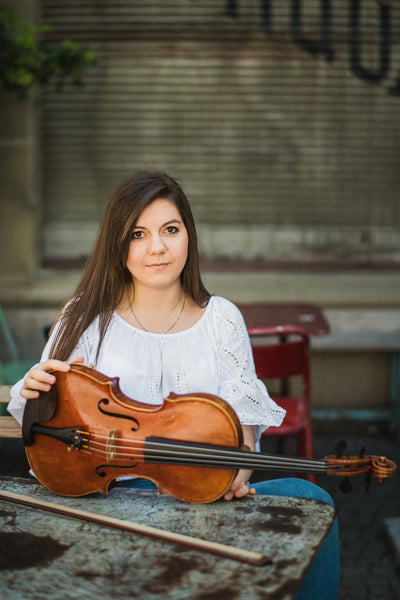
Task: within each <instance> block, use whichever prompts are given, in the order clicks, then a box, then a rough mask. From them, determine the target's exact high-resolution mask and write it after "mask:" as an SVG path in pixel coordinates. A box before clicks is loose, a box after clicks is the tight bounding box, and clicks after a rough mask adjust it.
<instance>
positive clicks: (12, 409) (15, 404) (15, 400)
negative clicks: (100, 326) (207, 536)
mask: <svg viewBox="0 0 400 600" xmlns="http://www.w3.org/2000/svg"><path fill="white" fill-rule="evenodd" d="M96 321H97V320H96ZM95 328H96V325H95V323H93V324H92V325H90V326H89V328H88V330H87V331H86V332H85V333H84V334H83V336H82V337H81V339H80V340H79V342H78V344H77V346H76V348H75V349H74V351H73V352H72V353H71V356H70V357H69V359H68V360H69V361H72V360H73V359H74V358H77V357H78V356H83V357H84V363H85V364H88V363H90V362H91V360H90V356H91V354H92V347H93V338H94V335H93V332H92V330H93V329H95ZM56 332H57V325H56V326H55V328H54V330H53V331H52V333H51V335H50V337H49V339H48V341H47V343H46V345H45V347H44V349H43V352H42V356H41V358H40V362H43V361H45V360H47V359H48V358H49V354H50V349H51V346H52V344H53V341H54V337H55V335H56ZM25 377H26V374H25V376H24V377H23V378H22V379H20V380H19V381H17V383H16V384H15V385H13V387H12V388H11V400H10V402H9V404H8V406H7V410H8V411H9V413H10V414H11V415H12V416H13V417H14V418H15V419H17V421H18V422H19V423H21V424H22V418H23V416H24V409H25V403H26V400H25V398H23V397H22V396H21V393H20V392H21V389H22V386H23V385H24V381H25Z"/></svg>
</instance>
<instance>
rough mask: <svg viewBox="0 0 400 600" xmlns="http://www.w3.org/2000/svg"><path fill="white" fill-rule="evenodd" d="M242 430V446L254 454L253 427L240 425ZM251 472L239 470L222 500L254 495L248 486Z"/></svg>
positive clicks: (253, 491)
mask: <svg viewBox="0 0 400 600" xmlns="http://www.w3.org/2000/svg"><path fill="white" fill-rule="evenodd" d="M242 429H243V442H244V445H245V446H247V447H248V448H249V449H250V450H252V451H253V452H254V450H255V441H254V429H253V427H252V426H251V425H242ZM252 472H253V471H252V470H251V469H239V471H238V474H237V475H236V477H235V479H234V481H233V483H232V485H231V488H230V490H228V491H227V492H226V493H225V494H224V499H225V500H232V498H243V496H247V494H255V493H256V490H255V489H254V488H252V487H250V486H249V484H248V481H249V479H250V477H251V474H252Z"/></svg>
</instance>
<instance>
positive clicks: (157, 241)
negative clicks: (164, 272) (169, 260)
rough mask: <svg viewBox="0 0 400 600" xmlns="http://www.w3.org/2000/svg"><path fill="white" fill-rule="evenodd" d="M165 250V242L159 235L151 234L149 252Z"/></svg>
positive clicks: (156, 252) (162, 251) (161, 252)
mask: <svg viewBox="0 0 400 600" xmlns="http://www.w3.org/2000/svg"><path fill="white" fill-rule="evenodd" d="M165 251H166V247H165V243H164V240H163V238H162V237H161V235H154V236H151V242H150V253H151V254H163V253H164V252H165Z"/></svg>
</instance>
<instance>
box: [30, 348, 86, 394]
mask: <svg viewBox="0 0 400 600" xmlns="http://www.w3.org/2000/svg"><path fill="white" fill-rule="evenodd" d="M73 362H74V363H76V362H79V363H83V357H79V358H74V361H73ZM70 368H71V365H70V364H69V363H67V362H64V361H62V360H56V359H55V358H49V359H48V360H45V361H43V362H41V363H39V364H38V365H36V366H35V367H32V369H31V370H30V371H28V373H27V375H26V376H25V380H24V385H23V386H22V389H21V391H20V394H21V396H22V397H23V398H25V399H26V400H31V399H32V398H38V397H39V394H40V392H48V391H49V390H50V389H51V386H52V385H54V383H55V382H56V377H55V375H54V374H53V373H50V372H49V371H62V372H64V373H67V372H68V371H69V370H70Z"/></svg>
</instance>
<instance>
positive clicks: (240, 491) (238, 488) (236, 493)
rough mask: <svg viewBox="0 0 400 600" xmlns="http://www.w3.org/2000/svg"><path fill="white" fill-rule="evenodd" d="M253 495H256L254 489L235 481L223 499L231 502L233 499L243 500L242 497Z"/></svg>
mask: <svg viewBox="0 0 400 600" xmlns="http://www.w3.org/2000/svg"><path fill="white" fill-rule="evenodd" d="M255 493H256V490H255V488H252V487H250V486H249V485H248V484H247V483H245V482H244V481H242V482H237V480H235V481H234V482H233V484H232V487H231V489H230V490H228V491H227V492H226V493H225V495H224V499H225V500H232V499H233V498H243V497H244V496H247V494H252V495H253V494H255Z"/></svg>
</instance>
